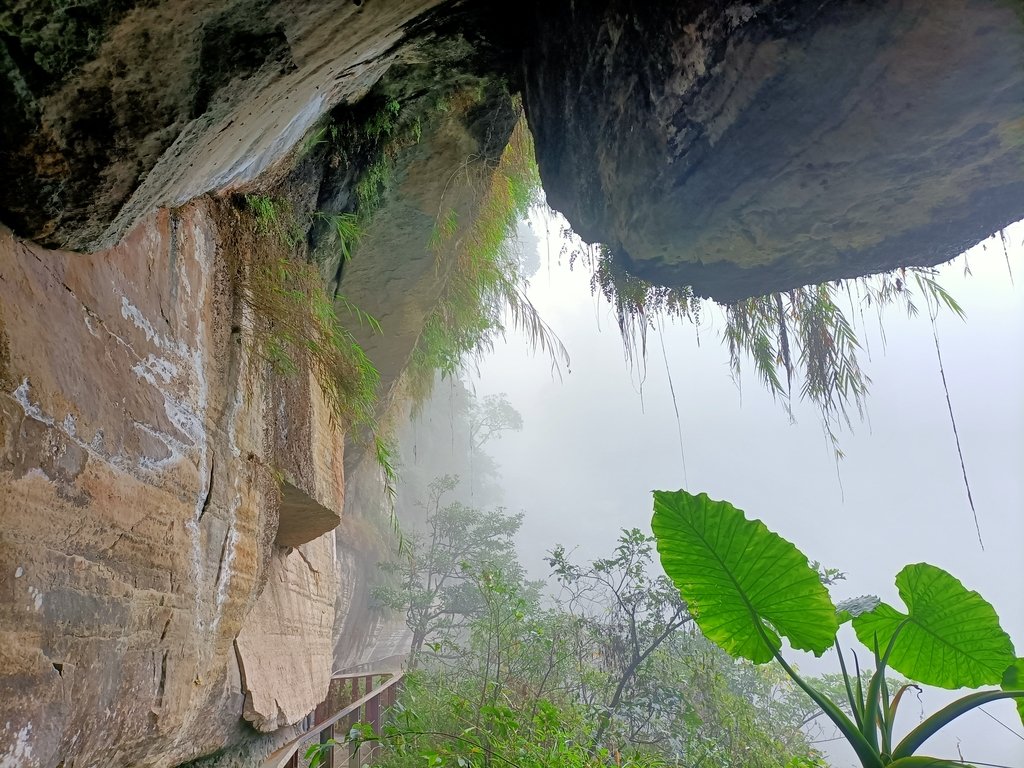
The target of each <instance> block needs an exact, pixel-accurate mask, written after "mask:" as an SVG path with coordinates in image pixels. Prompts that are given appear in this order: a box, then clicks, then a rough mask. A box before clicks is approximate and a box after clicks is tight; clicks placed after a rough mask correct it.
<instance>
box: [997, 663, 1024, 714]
mask: <svg viewBox="0 0 1024 768" xmlns="http://www.w3.org/2000/svg"><path fill="white" fill-rule="evenodd" d="M1002 689H1003V690H1004V691H1024V659H1017V660H1016V661H1014V662H1013V664H1011V665H1010V666H1009V667H1007V668H1006V671H1005V672H1003V683H1002ZM1016 702H1017V714H1019V715H1020V721H1021V722H1022V723H1024V696H1021V697H1018V698H1017V699H1016Z"/></svg>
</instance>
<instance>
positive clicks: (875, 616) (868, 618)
mask: <svg viewBox="0 0 1024 768" xmlns="http://www.w3.org/2000/svg"><path fill="white" fill-rule="evenodd" d="M896 587H897V588H898V589H899V593H900V598H901V599H902V600H903V602H904V604H906V606H907V610H908V613H906V614H903V613H900V612H899V611H898V610H896V609H895V608H893V607H892V606H890V605H888V604H886V603H882V604H881V605H879V606H878V607H877V608H875V609H874V610H873V611H871V612H869V613H864V614H861V615H860V616H856V617H854V619H853V628H854V631H855V632H856V633H857V639H859V640H860V641H861V642H862V643H864V644H865V645H866V646H868V648H875V647H876V643H877V647H879V648H885V647H887V646H888V645H889V642H890V641H891V640H892V637H893V635H894V634H896V632H897V631H898V632H899V634H898V635H897V637H896V642H895V643H894V645H893V649H892V654H891V655H890V656H889V666H891V667H892V668H893V669H895V670H896V671H897V672H900V673H901V674H903V675H906V676H907V677H909V678H910V679H912V680H916V681H918V682H921V683H925V684H926V685H935V686H938V687H940V688H952V689H955V688H978V687H979V686H982V685H991V684H997V683H999V681H1000V680H1001V679H1002V676H1003V672H1004V671H1005V670H1006V668H1007V667H1008V666H1009V665H1011V664H1013V662H1014V657H1015V656H1016V654H1015V653H1014V651H1013V643H1011V642H1010V637H1009V635H1007V634H1006V633H1005V632H1004V631H1003V630H1002V628H1001V627H1000V626H999V617H998V616H996V612H995V609H994V608H993V607H992V606H991V605H989V603H988V602H986V601H985V599H984V598H983V597H982V596H981V595H979V594H978V593H977V592H974V591H973V590H968V589H967V588H966V587H964V585H963V584H961V583H960V582H959V581H958V580H957V579H956V578H954V577H953V576H951V575H950V574H948V573H947V572H946V571H944V570H942V569H941V568H937V567H936V566H934V565H929V564H928V563H917V564H916V565H908V566H906V567H905V568H904V569H903V570H902V571H900V572H899V574H898V575H897V576H896Z"/></svg>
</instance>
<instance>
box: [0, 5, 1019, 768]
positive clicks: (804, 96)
mask: <svg viewBox="0 0 1024 768" xmlns="http://www.w3.org/2000/svg"><path fill="white" fill-rule="evenodd" d="M637 5H638V4H636V3H633V4H628V3H625V2H619V0H600V1H599V0H585V1H583V2H581V1H579V0H577V2H573V3H569V2H556V3H550V4H547V3H545V4H541V3H537V4H535V7H534V9H533V11H532V13H526V12H522V11H520V10H519V9H516V11H515V12H514V13H511V12H510V11H509V10H508V9H501V8H497V7H491V6H490V5H488V4H484V3H481V2H475V1H474V2H441V1H440V0H372V2H366V3H335V4H327V3H321V2H312V1H309V2H305V1H303V0H286V1H285V2H277V3H269V2H266V0H233V1H219V2H214V0H155V1H154V2H146V3H134V2H116V3H100V2H90V1H89V0H86V2H83V3H79V4H76V6H75V9H74V10H72V9H69V8H64V7H63V6H61V7H59V8H58V7H56V6H57V4H51V3H45V2H40V1H38V0H16V2H14V3H9V4H8V5H7V7H6V9H5V10H3V11H0V99H2V101H3V103H4V104H5V106H7V107H8V109H7V112H6V113H5V120H4V121H3V122H2V123H0V178H4V179H5V181H6V183H5V184H4V185H3V186H2V187H0V221H2V222H3V224H4V225H7V226H5V227H0V765H2V766H6V765H8V764H10V765H17V766H30V767H33V768H34V767H35V766H56V765H64V766H66V768H70V767H71V766H91V765H103V766H173V765H177V764H180V763H184V762H186V761H190V760H193V759H196V758H200V757H204V756H205V757H209V756H211V755H213V754H214V753H218V752H220V757H212V758H209V760H207V761H206V762H205V763H204V764H206V765H214V764H216V765H220V766H228V765H239V766H241V765H252V764H253V763H254V762H256V760H257V759H258V756H259V755H261V754H265V753H266V752H268V751H270V749H271V748H272V747H273V745H275V744H277V743H280V742H281V741H283V740H285V739H286V738H288V737H289V736H290V735H291V733H290V728H289V724H293V723H295V722H297V721H298V720H299V719H301V717H302V716H303V715H305V714H306V713H307V712H308V711H310V710H311V709H312V708H313V707H314V706H315V705H316V704H317V703H318V702H319V701H320V700H321V698H322V697H323V694H324V692H325V691H326V688H327V681H328V679H329V676H330V674H331V671H332V669H339V668H341V667H345V666H349V665H352V664H357V663H360V662H365V661H368V660H371V659H383V658H386V657H389V656H391V655H393V654H395V653H398V652H400V651H401V648H402V643H403V637H404V636H403V635H402V633H401V632H400V631H397V630H396V629H395V627H394V626H392V625H391V624H389V623H388V622H387V621H385V619H384V618H383V617H380V616H377V615H375V614H372V613H371V612H370V610H369V600H368V589H369V587H368V583H369V581H370V580H371V578H372V572H373V570H374V562H375V560H376V557H377V555H378V552H379V551H382V542H383V541H384V540H385V539H386V525H385V526H384V529H385V530H384V531H383V532H382V530H381V527H380V525H379V522H378V521H377V520H376V518H375V517H374V515H375V514H377V508H378V507H379V505H380V493H381V490H380V487H379V477H376V476H375V474H374V473H375V471H376V467H375V466H374V465H373V463H372V461H369V460H368V459H367V458H366V456H364V455H363V453H362V451H360V450H356V449H357V448H358V445H359V444H358V441H356V440H353V439H352V438H351V436H347V435H345V434H344V433H343V431H342V429H341V428H340V426H339V424H338V423H337V422H336V420H335V419H334V418H333V417H332V414H331V413H330V409H329V408H328V406H327V403H326V401H325V398H324V396H323V393H322V392H321V390H320V389H319V387H318V385H317V383H316V382H317V380H316V377H315V376H313V375H311V373H310V371H309V370H307V369H305V368H304V367H303V366H301V365H300V366H299V370H298V372H297V373H295V374H293V375H291V376H282V375H279V374H275V373H274V372H273V370H272V368H271V367H270V366H268V364H267V361H266V360H265V359H262V358H259V357H258V356H256V355H254V354H253V347H252V346H251V344H250V342H251V340H252V337H251V333H252V327H253V326H252V323H251V320H252V317H251V308H247V306H246V305H245V303H244V302H242V301H241V300H240V289H239V284H238V279H239V274H240V270H242V271H244V270H245V268H246V265H249V264H251V263H253V261H254V259H256V258H258V257H260V256H261V254H262V255H263V256H266V255H267V254H266V252H265V251H266V249H267V248H269V247H271V246H269V245H268V242H267V239H266V237H265V233H264V234H263V235H261V234H260V231H259V230H260V227H259V223H258V222H256V221H254V218H253V215H252V213H251V212H250V211H248V210H247V209H246V206H245V205H244V204H243V203H242V198H241V195H242V194H244V193H260V194H270V193H273V194H275V195H280V197H281V199H282V200H283V201H284V202H285V203H287V204H288V205H289V206H290V207H291V208H292V209H293V210H294V212H295V213H296V215H297V216H298V217H299V218H300V219H302V221H303V222H304V228H302V229H303V231H302V232H301V237H300V238H299V239H300V240H301V241H302V244H301V246H299V247H300V250H302V249H305V251H304V255H308V254H309V253H311V254H313V256H314V257H315V260H317V261H318V263H319V265H320V267H321V268H322V272H323V279H324V284H325V285H327V286H328V289H329V291H331V292H334V291H339V292H340V293H341V294H343V295H344V296H346V297H347V298H348V299H349V300H350V301H352V302H353V303H354V304H355V305H357V306H359V307H360V308H361V309H363V310H364V311H367V312H369V313H370V314H372V315H374V316H376V317H377V318H378V319H379V320H380V322H381V323H382V325H383V327H384V335H383V336H375V335H373V334H370V333H368V332H360V333H359V334H358V337H359V341H360V342H361V343H362V344H363V345H364V347H365V348H366V350H367V351H368V353H369V355H370V357H371V359H372V360H373V362H374V363H375V364H376V365H377V366H378V367H379V368H380V370H381V372H382V374H383V379H384V388H385V389H386V390H390V388H391V387H392V385H393V384H394V383H395V382H396V381H397V380H398V378H399V375H400V373H401V371H402V368H403V367H404V366H405V364H406V362H407V360H408V358H409V355H410V353H411V351H412V349H413V347H414V345H415V343H416V340H417V338H418V336H419V334H420V331H421V329H422V326H423V323H424V320H425V318H426V317H427V316H428V314H429V313H430V312H431V310H432V308H433V306H434V305H435V303H436V301H437V299H438V297H439V296H440V294H441V291H442V290H443V288H444V281H445V278H446V276H447V275H448V274H449V271H450V270H451V269H452V265H453V263H454V260H453V254H452V252H451V248H453V247H454V245H453V244H454V243H457V242H458V240H459V236H458V235H459V233H458V232H456V234H455V236H454V237H453V238H452V239H451V243H450V244H449V245H445V246H443V247H440V248H438V247H432V246H431V245H430V242H431V240H432V239H433V237H432V236H433V234H434V233H435V230H436V228H437V225H438V220H439V217H440V216H441V214H442V212H447V211H454V219H455V220H457V221H459V222H461V221H463V220H464V219H465V220H469V219H471V218H472V215H473V210H474V204H475V203H474V201H475V199H476V195H477V190H478V188H479V187H480V181H481V179H486V178H487V174H488V173H489V172H490V171H491V169H493V167H494V161H495V159H496V157H497V154H498V153H499V152H500V150H501V148H502V146H503V145H504V143H505V141H506V140H507V138H508V135H509V133H508V132H509V130H511V126H512V123H511V120H512V118H513V117H514V115H513V110H512V108H511V106H510V100H509V96H508V92H507V91H506V90H505V84H506V83H508V84H510V85H511V87H512V88H513V89H516V88H519V89H521V90H522V91H523V95H524V99H525V103H526V107H527V110H528V117H529V119H530V123H531V126H532V128H533V130H534V132H535V134H536V137H537V148H538V153H539V160H540V165H541V172H542V175H543V178H544V182H545V186H546V189H547V192H548V195H549V198H550V200H551V202H552V203H553V204H554V206H555V207H557V208H559V209H561V210H562V211H564V212H565V213H566V214H567V215H568V216H569V218H570V220H571V221H572V223H573V224H574V226H576V227H577V228H578V229H579V231H580V232H581V233H582V234H583V235H584V236H585V237H587V238H588V239H591V240H596V241H602V242H605V243H607V244H608V245H610V246H611V247H612V248H613V250H615V251H616V253H617V254H618V258H620V259H622V260H623V262H624V263H625V264H626V266H627V268H628V269H630V270H632V271H634V272H635V273H637V274H639V275H641V276H645V277H648V278H650V279H653V280H656V281H662V282H666V283H670V284H674V283H678V282H683V283H692V284H693V285H695V286H696V287H697V288H698V289H699V290H701V291H703V292H706V293H710V294H712V295H715V296H717V297H719V298H735V297H737V296H743V295H749V294H751V293H760V292H764V291H767V290H771V289H776V288H783V287H787V286H790V285H794V284H797V283H801V282H806V281H809V280H824V279H832V278H835V277H839V276H843V275H851V274H860V273H863V272H866V271H870V270H873V269H883V268H888V267H893V266H896V265H898V264H909V263H935V262H937V261H940V260H942V259H943V258H946V257H948V256H951V255H954V254H955V253H956V252H958V251H959V250H960V249H961V248H962V247H964V246H966V245H971V244H973V243H974V242H975V241H976V240H977V239H980V238H982V237H984V236H986V235H988V234H990V233H991V232H992V231H994V230H996V229H998V228H999V227H1000V226H1002V225H1004V224H1005V223H1007V222H1008V221H1010V220H1011V219H1013V218H1016V217H1019V216H1020V214H1021V210H1024V197H1022V191H1024V173H1022V169H1021V165H1020V161H1021V148H1022V147H1024V140H1022V139H1021V136H1022V135H1024V134H1022V133H1021V131H1022V130H1024V128H1022V126H1024V106H1022V105H1024V79H1022V71H1021V68H1020V67H1019V61H1020V60H1021V55H1020V54H1021V53H1022V43H1021V35H1020V30H1021V25H1020V22H1019V20H1018V18H1017V17H1016V16H1015V15H1014V14H1013V13H1012V10H1011V9H1010V8H1009V7H1008V5H1006V4H1004V3H1002V2H998V0H991V2H989V1H988V0H970V1H968V0H942V2H933V3H926V2H924V0H905V2H900V3H861V2H852V0H850V1H846V0H844V1H843V2H834V3H829V4H825V5H824V6H823V5H822V4H821V3H817V2H815V3H810V2H787V3H773V4H770V6H769V5H765V6H762V5H758V4H743V5H738V4H735V3H728V2H717V1H713V0H706V1H703V2H688V3H667V2H665V3H662V2H657V3H644V4H639V6H640V7H639V8H636V7H634V6H637ZM441 12H443V13H441ZM499 86H500V87H499ZM442 87H443V89H447V91H446V92H450V91H451V90H452V89H457V88H468V89H470V90H472V91H473V92H474V93H475V94H477V95H476V96H475V99H476V101H475V102H474V106H473V107H472V108H469V109H449V105H444V107H443V108H442V107H440V106H438V105H434V107H431V108H430V109H428V108H427V107H426V106H424V105H428V104H430V103H432V102H433V100H434V97H435V96H436V92H437V90H438V89H439V88H442ZM391 100H394V101H395V103H400V109H402V110H408V109H419V110H421V111H422V117H423V120H422V123H421V122H419V121H417V122H416V125H417V135H416V141H412V142H407V143H405V144H403V145H402V146H400V147H399V148H397V149H394V150H393V151H391V153H390V154H389V162H391V164H392V166H393V167H392V170H393V180H392V183H391V191H390V192H389V193H388V194H387V195H386V196H385V199H384V200H383V202H382V204H381V205H380V207H379V209H378V210H377V211H376V212H375V214H374V216H373V218H372V219H370V220H369V223H368V224H367V225H366V231H365V233H364V234H363V238H362V240H361V242H360V245H359V250H358V253H357V256H356V257H355V258H353V259H352V260H351V262H350V263H347V262H345V259H344V257H343V254H342V253H341V252H340V251H339V250H338V248H337V247H336V245H337V244H336V243H334V241H332V240H331V239H330V238H329V237H328V236H327V235H326V234H325V229H326V227H325V226H321V225H318V224H315V223H312V224H311V222H315V221H316V219H315V217H314V213H327V214H335V213H338V212H342V211H348V210H351V209H352V202H351V201H352V199H353V196H354V195H355V194H356V190H355V183H356V180H357V176H358V174H359V173H361V172H364V171H365V170H366V167H367V164H368V163H372V162H373V161H374V160H375V158H373V157H365V156H360V155H359V152H358V151H357V150H356V149H355V148H353V147H352V146H349V147H347V148H346V147H336V146H331V147H330V149H329V150H328V149H325V148H324V145H325V144H330V143H331V142H330V141H327V140H325V139H324V138H323V136H324V134H323V132H322V131H323V130H324V125H325V124H324V123H323V122H322V121H323V120H324V119H325V117H327V116H328V115H330V117H331V119H332V120H334V121H335V122H334V123H332V125H338V124H340V123H338V122H337V121H339V120H343V119H344V120H350V119H351V120H354V119H355V118H354V117H353V114H355V112H359V110H360V109H362V110H363V111H362V112H361V113H359V115H357V117H360V119H362V118H366V117H368V116H370V114H371V113H370V111H368V110H369V106H368V105H369V103H370V102H374V103H377V102H380V103H385V104H389V103H390V102H391ZM416 105H418V106H416ZM346 110H352V111H353V113H352V114H348V113H345V111H346ZM342 113H345V114H342ZM403 114H405V112H403ZM346 115H347V116H346ZM362 129H363V133H364V134H365V133H366V130H365V126H362ZM331 141H333V139H332V140H331ZM335 150H338V151H335ZM346 150H347V151H348V153H347V154H346ZM7 227H10V228H11V229H8V228H7ZM332 243H333V244H332ZM61 248H74V249H77V251H79V252H74V251H71V250H61ZM271 255H272V254H271ZM346 441H348V445H349V450H347V451H346ZM425 450H426V448H425ZM346 467H347V468H348V469H349V470H351V471H352V474H353V477H354V478H356V479H355V481H354V482H349V483H348V484H347V483H346ZM339 524H340V527H338V526H339ZM263 733H266V734H268V735H261V734H263Z"/></svg>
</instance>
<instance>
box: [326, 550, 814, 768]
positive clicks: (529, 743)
mask: <svg viewBox="0 0 1024 768" xmlns="http://www.w3.org/2000/svg"><path fill="white" fill-rule="evenodd" d="M651 552H652V550H651V539H650V538H649V537H647V536H644V535H643V534H642V533H640V532H639V531H635V530H633V531H623V532H622V535H621V537H620V539H619V543H618V546H617V547H616V548H615V550H614V552H612V553H611V555H610V556H609V557H605V558H599V559H597V560H595V561H593V562H591V563H589V564H587V565H576V564H574V563H572V562H571V561H570V559H569V558H568V557H567V556H566V554H565V551H564V549H562V550H556V552H555V553H553V554H552V558H551V559H552V561H553V568H554V571H553V575H556V576H557V577H558V578H559V579H560V580H562V581H563V582H564V583H565V585H566V592H565V593H564V595H563V597H564V598H565V599H560V600H559V601H558V602H556V603H555V604H554V605H551V606H549V607H545V605H544V601H543V600H542V596H541V593H540V592H539V590H538V588H537V586H536V585H534V584H531V583H529V582H526V581H524V579H523V577H522V575H521V570H520V569H519V567H518V565H516V564H514V563H511V564H510V565H511V567H508V568H499V569H488V568H469V569H465V571H463V574H464V576H463V578H464V580H465V581H466V582H467V583H469V584H470V585H471V587H472V590H473V592H474V593H475V595H476V596H477V597H478V600H479V602H478V607H477V608H476V609H475V610H474V611H473V612H472V613H471V614H470V615H469V617H468V621H466V623H465V624H464V625H463V627H462V628H461V630H460V631H457V632H450V633H446V634H445V635H444V636H443V637H441V639H440V640H439V642H435V643H430V644H428V646H427V647H428V648H430V650H431V651H432V652H431V653H429V654H426V653H425V654H424V655H423V656H422V659H421V662H420V663H419V664H418V666H417V669H416V670H415V671H414V672H413V673H412V674H411V675H410V677H409V678H408V686H407V688H406V690H405V691H404V693H403V694H402V696H401V698H400V700H399V704H398V706H397V707H396V708H395V710H394V711H392V713H391V715H390V722H389V724H388V725H387V726H385V727H384V728H383V729H382V731H381V733H379V734H374V733H372V732H371V731H369V730H368V729H367V728H366V727H360V728H358V729H357V730H356V731H355V732H354V733H353V734H351V736H352V737H353V740H354V741H355V742H356V743H358V742H359V741H362V740H372V741H376V742H379V745H380V747H381V748H382V749H381V751H379V752H378V753H376V754H375V756H374V761H375V764H376V765H378V766H382V767H383V768H412V766H422V765H424V763H426V764H427V765H434V766H462V767H463V768H465V767H466V766H498V765H506V766H521V767H523V768H541V766H544V767H545V768H547V767H548V766H577V767H578V768H583V767H584V766H586V767H587V768H597V767H598V766H633V767H634V768H640V767H641V766H643V767H645V768H654V767H655V766H668V765H716V766H723V767H724V768H811V767H812V766H818V765H820V764H819V763H818V762H817V760H818V755H817V753H816V752H814V751H813V750H812V749H810V748H809V747H808V745H807V743H806V740H805V737H804V735H803V733H802V731H801V724H802V723H803V722H804V721H805V719H806V718H807V711H806V710H807V707H806V706H805V705H804V704H803V702H802V701H800V700H798V699H797V698H796V697H795V696H794V693H795V688H794V687H793V686H792V684H791V683H790V682H789V681H788V679H786V678H785V677H784V676H783V675H781V673H775V674H773V673H772V671H771V669H770V668H766V667H754V666H752V665H750V664H747V663H740V662H736V661H734V660H732V659H730V658H729V657H728V656H727V655H726V654H725V653H723V652H722V651H720V650H719V649H718V648H716V647H715V646H713V645H712V644H710V643H709V642H707V641H706V640H705V639H704V638H703V637H701V636H700V635H699V634H697V633H695V632H694V631H692V627H691V628H690V629H684V628H683V624H685V621H686V619H685V617H686V609H685V606H684V605H683V604H682V602H681V601H680V600H679V598H678V595H675V596H674V597H673V595H672V587H671V584H669V583H668V581H667V579H666V578H665V577H658V578H652V577H651V576H650V575H649V573H648V568H647V566H648V565H649V564H650V557H651ZM492 562H493V561H492ZM673 599H674V600H675V603H676V605H677V606H678V609H677V610H673V609H671V608H665V606H664V601H665V600H673ZM630 617H632V622H631V621H630ZM680 620H682V623H681V621H680ZM633 632H635V633H636V636H637V638H638V643H639V644H640V647H641V653H643V652H644V650H646V649H648V648H650V650H649V652H648V653H647V655H646V657H645V659H644V660H643V662H642V663H641V664H639V665H637V666H636V669H635V672H634V674H632V676H631V677H630V678H629V684H628V685H626V686H624V687H623V689H622V693H621V696H620V700H619V702H618V705H617V706H616V708H615V716H614V717H611V716H610V715H609V717H608V718H607V720H605V719H603V718H602V717H601V715H602V713H605V712H608V710H609V707H608V700H609V697H610V696H611V694H612V692H613V691H615V690H616V688H617V686H618V685H619V683H620V681H621V679H622V670H623V666H624V665H629V663H630V660H631V659H634V658H635V656H634V655H633V649H630V648H629V647H628V645H629V642H630V639H629V638H630V637H631V635H632V633H633ZM659 635H664V638H663V639H662V640H657V638H658V636H659ZM652 641H656V642H652ZM602 723H604V725H603V726H602ZM609 723H610V724H609ZM595 736H596V737H597V738H595ZM320 751H321V748H320V747H318V746H314V747H313V748H312V749H311V753H312V754H314V755H315V754H317V753H319V752H320Z"/></svg>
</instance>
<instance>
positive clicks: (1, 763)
mask: <svg viewBox="0 0 1024 768" xmlns="http://www.w3.org/2000/svg"><path fill="white" fill-rule="evenodd" d="M10 728H11V724H10V723H7V724H6V725H4V734H7V732H8V731H9V730H10ZM31 735H32V723H26V724H25V725H24V726H22V728H21V729H20V730H19V731H17V732H16V733H15V734H14V743H13V744H11V746H10V747H8V749H7V751H6V752H4V753H3V754H2V755H0V768H25V766H27V765H30V763H29V758H31V757H32V745H31V744H30V743H29V737H30V736H31Z"/></svg>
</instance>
